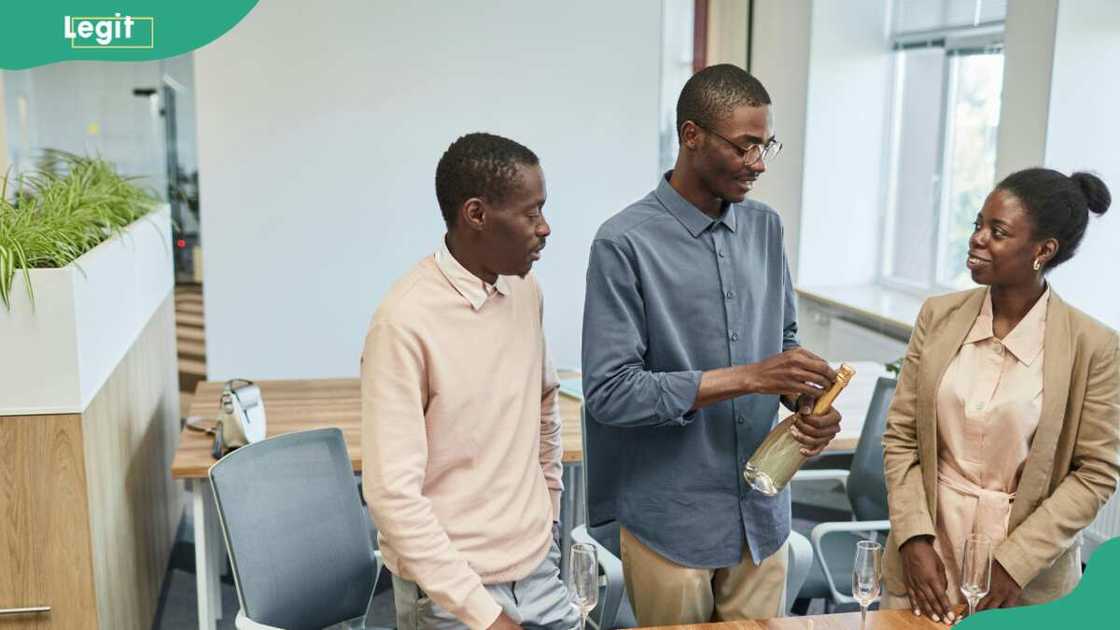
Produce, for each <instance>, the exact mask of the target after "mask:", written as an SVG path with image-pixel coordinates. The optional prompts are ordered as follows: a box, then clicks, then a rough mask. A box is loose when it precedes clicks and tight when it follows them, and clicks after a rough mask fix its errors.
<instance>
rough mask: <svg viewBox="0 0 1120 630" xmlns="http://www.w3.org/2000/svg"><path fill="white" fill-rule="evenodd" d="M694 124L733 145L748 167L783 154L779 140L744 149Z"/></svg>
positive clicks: (736, 153) (694, 122) (702, 126)
mask: <svg viewBox="0 0 1120 630" xmlns="http://www.w3.org/2000/svg"><path fill="white" fill-rule="evenodd" d="M692 122H693V124H694V125H696V126H697V127H699V128H701V129H703V130H704V131H707V132H708V133H710V134H712V135H713V136H715V137H717V138H719V139H720V140H723V141H724V142H726V143H727V144H729V145H731V148H733V149H735V155H737V156H739V159H740V160H743V162H744V163H745V164H746V165H747V166H751V165H753V164H755V163H757V162H758V161H759V160H762V161H764V162H769V161H770V160H773V159H774V158H776V157H778V154H779V153H781V152H782V143H781V142H778V141H777V140H774V139H771V140H770V142H767V143H766V144H759V143H752V144H750V145H748V146H745V147H744V146H743V145H741V144H739V143H737V142H732V141H730V140H728V139H727V138H725V137H723V136H721V135H720V134H719V133H717V132H715V131H713V130H711V129H708V128H707V127H705V126H704V125H701V124H700V123H698V122H696V121H692Z"/></svg>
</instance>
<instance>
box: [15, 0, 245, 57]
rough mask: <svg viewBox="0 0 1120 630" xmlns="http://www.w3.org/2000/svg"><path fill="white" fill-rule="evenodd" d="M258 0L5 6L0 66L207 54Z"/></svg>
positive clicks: (73, 0) (94, 0) (62, 1)
mask: <svg viewBox="0 0 1120 630" xmlns="http://www.w3.org/2000/svg"><path fill="white" fill-rule="evenodd" d="M257 1H258V0H191V1H190V2H181V1H180V2H173V1H169V0H115V1H110V2H105V1H102V0H85V1H81V0H35V1H34V2H30V1H20V2H12V3H8V5H7V6H5V7H4V11H3V16H4V17H3V22H4V28H3V31H4V34H3V37H0V68H3V69H7V70H21V69H24V68H31V67H34V66H41V65H45V64H48V63H55V62H58V61H78V60H82V61H149V60H152V59H162V58H164V57H174V56H176V55H181V54H183V53H185V52H188V51H191V50H194V49H196V48H201V47H203V46H205V45H206V44H209V43H210V42H212V41H214V40H215V39H217V38H219V37H221V36H222V35H223V34H224V33H226V32H227V31H229V30H230V29H231V28H233V27H234V26H235V25H236V24H237V23H238V22H240V21H241V18H243V17H245V16H246V15H248V13H249V11H250V10H252V8H253V7H254V6H255V5H256V4H257Z"/></svg>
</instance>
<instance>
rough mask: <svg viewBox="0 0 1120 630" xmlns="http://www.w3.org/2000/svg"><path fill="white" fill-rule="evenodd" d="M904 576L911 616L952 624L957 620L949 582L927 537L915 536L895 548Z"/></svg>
mask: <svg viewBox="0 0 1120 630" xmlns="http://www.w3.org/2000/svg"><path fill="white" fill-rule="evenodd" d="M898 550H899V552H901V554H902V568H903V573H904V574H905V576H906V595H907V596H909V597H910V605H911V606H913V607H914V614H915V615H920V614H924V615H926V616H927V617H929V618H930V619H932V620H934V621H944V622H945V623H952V622H953V621H954V620H955V619H956V614H955V613H953V611H952V610H951V608H950V606H949V597H948V595H947V594H946V591H947V590H948V589H949V581H948V580H947V579H946V577H945V564H944V563H943V562H941V558H940V557H938V555H937V551H936V550H934V548H933V543H932V541H931V538H930V537H929V536H915V537H913V538H911V539H910V540H907V541H906V542H904V543H902V546H901V547H899V548H898Z"/></svg>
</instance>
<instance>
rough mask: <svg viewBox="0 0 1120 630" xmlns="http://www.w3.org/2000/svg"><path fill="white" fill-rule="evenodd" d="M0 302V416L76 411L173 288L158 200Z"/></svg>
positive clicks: (167, 230) (167, 225)
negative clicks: (8, 301) (117, 231)
mask: <svg viewBox="0 0 1120 630" xmlns="http://www.w3.org/2000/svg"><path fill="white" fill-rule="evenodd" d="M31 286H32V288H33V289H34V292H35V304H34V308H32V304H31V301H30V300H29V299H28V297H27V288H26V286H25V285H24V278H23V274H22V272H18V273H17V274H16V279H15V284H14V286H13V287H12V308H11V310H10V311H8V310H5V309H4V308H3V305H0V416H5V415H34V414H61V413H81V412H83V411H85V409H86V407H87V406H88V405H89V403H90V401H91V400H92V399H93V397H94V395H96V394H97V392H98V390H100V389H101V386H102V385H104V384H105V381H106V380H107V379H108V378H109V376H110V375H111V374H112V373H113V370H114V369H115V368H116V367H117V364H118V363H120V362H121V359H123V358H124V355H125V353H127V352H128V350H129V348H131V347H132V344H133V343H134V342H135V341H136V339H137V337H138V336H139V335H140V332H141V331H142V330H143V329H144V326H146V325H147V323H148V321H149V320H150V319H151V318H152V315H153V314H154V313H155V311H156V309H157V308H158V307H159V306H160V305H161V304H163V302H164V301H165V300H166V299H167V297H168V296H169V295H170V294H171V292H172V291H173V290H174V286H175V278H174V266H173V263H172V243H171V218H170V210H169V209H168V207H167V206H166V205H164V206H160V207H159V208H157V209H156V210H155V211H154V212H152V213H151V214H149V215H147V216H146V217H144V218H142V219H140V220H139V221H136V222H135V223H133V224H132V225H130V226H128V227H127V228H126V229H125V231H124V234H122V235H121V236H119V237H116V238H112V239H109V240H108V241H105V242H104V243H101V244H100V245H98V246H97V247H95V248H93V249H92V250H90V251H88V252H86V253H85V254H84V255H83V256H82V257H81V258H79V259H78V260H76V261H75V262H74V263H71V264H70V265H67V266H66V267H63V268H61V269H34V270H32V271H31Z"/></svg>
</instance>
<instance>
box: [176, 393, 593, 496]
mask: <svg viewBox="0 0 1120 630" xmlns="http://www.w3.org/2000/svg"><path fill="white" fill-rule="evenodd" d="M578 375H579V374H578V372H577V373H568V372H565V373H562V374H561V378H570V377H575V376H578ZM257 384H258V385H260V387H261V397H262V398H263V399H264V406H265V412H266V413H267V415H268V435H269V437H271V436H274V435H281V434H283V433H291V432H293V431H307V430H310V429H321V428H324V427H338V428H339V429H342V435H343V437H344V438H345V439H346V450H347V451H348V452H349V454H350V461H351V463H352V464H353V466H354V470H355V471H361V469H362V451H361V436H362V433H361V427H362V398H361V382H360V381H359V380H358V379H356V378H339V379H306V380H290V381H257ZM222 385H223V383H222V382H219V381H206V382H202V383H199V384H198V388H197V389H195V395H194V398H193V399H192V400H191V408H190V411H188V413H187V415H189V416H198V417H202V418H213V417H215V416H216V415H217V414H218V397H219V396H220V395H221V393H222ZM581 407H582V404H581V403H580V402H579V401H578V400H575V399H574V398H570V397H568V396H563V395H562V396H560V415H561V417H563V418H564V431H563V436H562V439H563V443H564V456H563V457H564V463H579V462H580V461H582V460H583V443H582V432H581V431H580V422H579V416H580V408H581ZM212 445H213V437H212V436H210V435H207V434H205V433H200V432H198V431H183V432H182V434H181V435H180V441H179V447H178V448H177V449H176V450H175V460H174V461H173V462H172V463H171V475H172V476H173V477H175V478H176V479H204V478H206V471H208V470H210V466H213V465H214V458H213V457H211V456H210V447H211V446H212Z"/></svg>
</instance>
